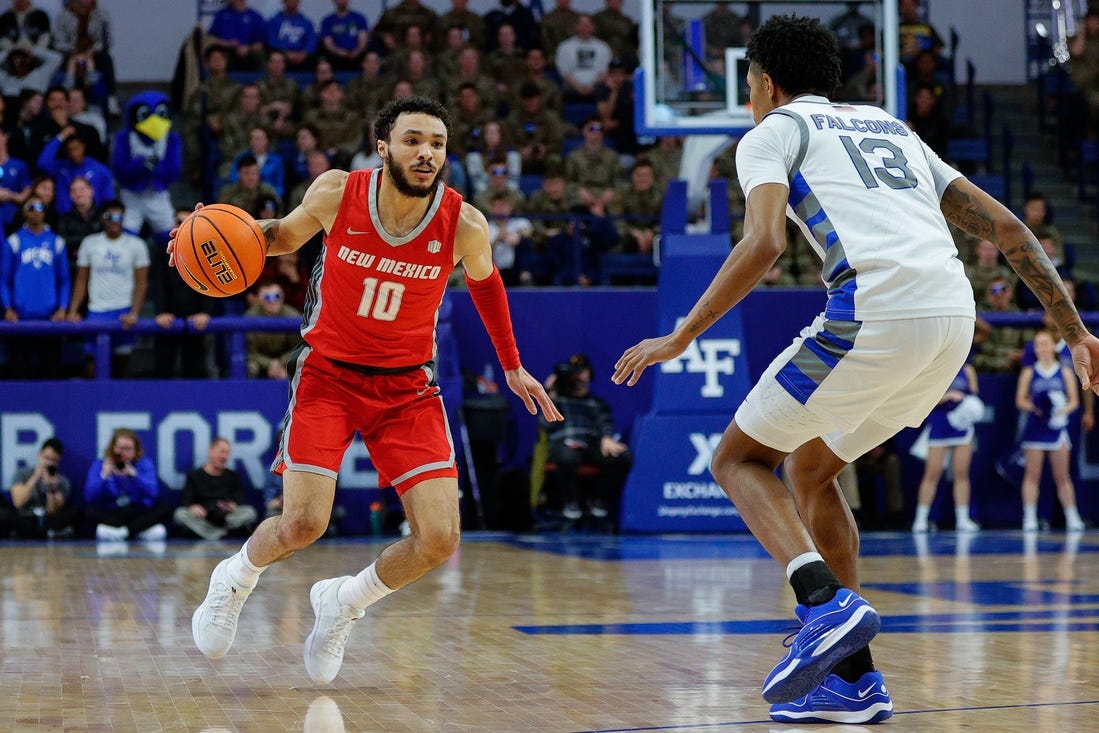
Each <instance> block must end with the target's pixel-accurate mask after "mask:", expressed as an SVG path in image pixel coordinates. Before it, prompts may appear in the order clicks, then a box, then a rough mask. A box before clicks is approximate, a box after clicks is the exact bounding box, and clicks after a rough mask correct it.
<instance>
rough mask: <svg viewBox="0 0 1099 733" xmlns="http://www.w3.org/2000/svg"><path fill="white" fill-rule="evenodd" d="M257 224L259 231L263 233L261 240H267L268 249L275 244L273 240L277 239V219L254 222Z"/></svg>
mask: <svg viewBox="0 0 1099 733" xmlns="http://www.w3.org/2000/svg"><path fill="white" fill-rule="evenodd" d="M256 223H257V224H259V228H260V230H261V231H262V232H263V238H264V239H265V240H267V246H268V247H270V246H271V245H272V244H274V243H275V239H276V238H277V237H278V223H279V220H278V219H260V220H259V221H257V222H256Z"/></svg>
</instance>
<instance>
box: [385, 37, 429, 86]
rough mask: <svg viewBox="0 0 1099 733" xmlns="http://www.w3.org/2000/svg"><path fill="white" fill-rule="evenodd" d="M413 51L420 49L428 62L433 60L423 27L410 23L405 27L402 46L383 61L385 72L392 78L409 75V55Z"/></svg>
mask: <svg viewBox="0 0 1099 733" xmlns="http://www.w3.org/2000/svg"><path fill="white" fill-rule="evenodd" d="M413 51H420V52H421V53H423V54H424V56H425V58H426V59H427V60H428V62H430V61H431V54H430V53H429V52H428V49H427V45H426V43H425V41H424V32H423V29H422V28H420V26H418V25H410V26H408V28H406V29H405V34H404V38H403V39H402V41H401V44H400V46H399V47H398V48H397V49H395V50H394V51H393V52H392V53H390V54H389V55H388V56H386V57H385V60H384V61H383V62H382V70H383V73H384V74H385V75H386V76H387V77H389V78H391V79H395V78H398V77H402V76H407V75H408V57H409V55H410V54H411V53H412V52H413Z"/></svg>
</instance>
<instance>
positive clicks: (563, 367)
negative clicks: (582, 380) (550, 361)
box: [553, 361, 581, 396]
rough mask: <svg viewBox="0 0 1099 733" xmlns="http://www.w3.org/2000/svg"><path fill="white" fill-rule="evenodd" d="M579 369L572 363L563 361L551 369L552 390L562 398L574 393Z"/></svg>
mask: <svg viewBox="0 0 1099 733" xmlns="http://www.w3.org/2000/svg"><path fill="white" fill-rule="evenodd" d="M580 371H581V367H579V366H577V365H576V364H573V363H572V362H568V361H563V362H561V363H560V364H558V365H556V366H555V367H554V368H553V390H554V391H555V392H556V393H557V394H559V395H562V396H567V395H571V394H573V393H574V392H575V391H576V378H577V376H578V375H579V374H580Z"/></svg>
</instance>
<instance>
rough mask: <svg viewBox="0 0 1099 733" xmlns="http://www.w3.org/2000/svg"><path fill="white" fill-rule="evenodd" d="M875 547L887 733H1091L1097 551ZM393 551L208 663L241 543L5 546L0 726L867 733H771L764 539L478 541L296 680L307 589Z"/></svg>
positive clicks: (326, 555) (316, 567)
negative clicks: (340, 652)
mask: <svg viewBox="0 0 1099 733" xmlns="http://www.w3.org/2000/svg"><path fill="white" fill-rule="evenodd" d="M920 539H921V540H923V541H922V542H921V543H919V544H918V543H917V542H916V539H915V538H913V537H912V536H910V535H901V534H895V535H872V536H868V537H866V538H864V543H863V550H864V552H863V555H864V560H863V566H862V568H863V577H864V582H865V584H866V585H865V594H866V595H867V596H868V597H869V599H870V600H871V601H872V602H873V603H874V605H875V606H876V607H877V609H878V610H879V612H881V614H882V616H883V617H884V632H883V634H882V635H881V636H879V637H878V639H877V640H875V642H874V645H873V648H874V653H875V656H876V659H877V661H878V664H879V666H880V668H881V669H882V670H883V671H884V673H885V675H886V681H887V683H888V684H889V687H890V689H891V691H892V694H893V697H894V702H895V704H896V707H897V714H896V715H895V716H894V717H893V718H892V719H891V720H890V721H888V722H887V723H886V724H885V725H884V726H882V727H881V728H880V729H882V730H893V731H921V732H922V731H962V730H964V731H1005V732H1010V731H1027V732H1028V733H1039V732H1045V731H1085V730H1096V729H1097V728H1099V724H1097V723H1096V721H1097V720H1099V571H1097V567H1096V562H1095V559H1096V553H1097V552H1099V534H1086V535H1084V536H1083V537H1076V538H1073V539H1068V540H1066V537H1065V536H1064V535H1058V534H1042V535H1039V536H1036V537H1030V538H1024V536H1023V535H1022V534H1020V533H1017V532H1015V533H1012V532H1008V533H994V532H983V533H981V534H979V535H977V536H975V537H968V538H965V537H956V536H954V535H952V534H949V533H943V534H938V535H932V536H931V537H929V538H926V537H925V538H920ZM380 548H381V545H380V544H376V543H369V542H354V541H338V542H337V541H327V542H323V543H322V544H319V545H317V546H314V547H312V548H310V549H308V550H306V551H304V552H301V553H299V554H298V555H296V556H295V557H293V558H291V559H289V560H287V561H285V562H283V563H280V564H278V565H276V566H275V567H273V568H271V569H270V570H268V571H267V572H266V573H265V574H264V576H263V578H262V579H261V582H260V586H259V588H258V589H257V591H256V592H255V593H254V594H253V595H252V597H251V598H250V599H249V601H248V603H247V605H246V606H245V608H244V612H243V614H242V617H241V626H240V629H239V632H238V634H237V639H236V644H235V646H234V648H233V650H232V651H231V652H230V654H229V656H227V657H226V658H225V659H223V660H220V661H217V662H212V661H210V660H207V659H206V658H205V657H203V656H202V655H201V654H200V653H199V652H198V651H197V650H195V648H194V646H193V644H192V641H191V628H190V618H191V613H192V611H193V610H194V608H195V606H196V604H197V603H198V602H199V601H200V600H201V598H202V597H203V596H204V594H205V592H206V586H207V582H208V578H209V573H210V570H211V569H212V568H213V566H214V565H215V564H216V562H217V561H218V560H219V559H220V558H221V557H223V556H225V555H226V554H228V553H229V552H231V551H233V550H235V549H236V545H233V544H227V543H221V544H219V543H178V542H170V543H168V544H167V546H164V545H160V546H144V545H141V544H137V543H135V544H132V545H130V546H125V545H120V546H118V547H116V548H114V549H116V550H124V552H123V553H122V554H109V553H103V552H102V551H101V549H100V548H97V547H96V545H94V544H90V543H56V544H52V545H46V544H41V545H34V544H30V545H27V544H22V545H21V544H7V545H2V546H0V561H2V562H3V566H4V573H3V581H2V582H3V595H2V600H0V635H2V637H0V638H2V643H3V666H2V672H0V731H16V732H17V733H24V732H30V731H43V732H44V731H139V732H141V733H145V732H147V731H187V732H189V733H198V732H199V731H205V732H207V733H209V732H212V731H249V732H253V731H254V732H255V733H279V732H282V731H303V730H305V731H312V732H313V733H317V732H318V731H325V732H328V733H332V732H336V731H385V732H387V733H388V732H390V731H392V732H397V731H417V732H419V731H455V732H457V731H473V732H481V731H490V732H498V731H499V732H505V731H506V732H511V731H515V732H520V731H546V732H558V731H560V732H564V731H592V730H594V731H672V732H675V733H685V732H687V731H691V732H695V733H701V732H703V731H726V730H728V731H734V730H735V731H797V730H801V731H805V730H819V731H849V732H850V731H870V730H873V728H870V727H859V726H811V725H802V726H785V725H779V724H775V723H771V722H769V721H768V718H767V707H766V705H765V703H764V702H763V700H762V698H761V697H760V695H759V686H760V682H761V680H762V678H763V676H764V675H765V674H766V673H767V671H768V670H769V669H770V668H771V666H772V665H773V664H774V663H775V662H776V661H778V659H779V658H780V657H781V656H782V653H783V649H782V645H781V641H782V639H783V637H784V636H785V634H786V633H787V630H788V629H790V628H792V627H793V624H792V623H791V622H792V618H793V617H792V606H793V599H792V594H791V592H790V591H789V589H788V587H787V586H786V583H785V582H784V578H783V575H782V573H781V571H780V569H779V568H778V567H777V565H775V564H774V563H773V562H772V561H771V560H770V559H768V558H767V557H765V556H764V554H763V552H762V550H760V548H759V546H758V545H757V544H756V543H755V541H754V540H752V539H751V538H750V537H745V536H704V537H702V536H668V537H625V538H618V537H603V536H581V537H575V538H562V537H559V536H522V537H516V538H511V537H503V536H481V537H477V536H470V537H467V539H466V541H465V542H464V543H463V545H462V548H461V550H460V551H459V554H458V555H457V556H455V557H454V558H452V560H451V561H450V562H448V563H447V564H446V565H445V566H443V567H442V568H439V569H438V570H436V571H435V572H434V573H432V574H431V575H429V576H428V577H427V578H425V579H423V580H421V581H420V582H419V583H416V584H414V585H412V586H410V587H408V588H406V589H404V590H402V591H401V592H399V593H398V594H396V595H394V596H391V597H390V598H388V599H386V600H385V601H383V602H382V603H380V604H378V605H377V606H375V607H373V608H372V609H371V610H370V611H368V614H367V617H366V619H365V620H364V621H363V622H361V623H360V624H359V625H358V627H357V628H356V629H355V631H354V633H353V634H352V636H351V640H350V642H349V644H348V652H347V658H346V660H345V663H344V667H343V670H342V672H341V674H340V676H339V677H338V678H337V679H336V681H335V682H334V683H333V684H331V685H315V684H313V683H312V682H310V681H309V679H308V678H307V677H306V675H305V670H304V666H303V663H302V659H301V650H302V642H303V641H304V639H305V636H306V635H307V634H308V632H309V629H310V628H311V625H312V619H313V616H312V610H311V609H310V606H309V600H308V593H309V588H310V585H311V584H312V583H313V582H314V581H315V580H316V579H318V578H321V577H328V576H332V575H338V574H343V573H348V572H355V571H357V570H358V569H359V568H361V567H362V566H364V565H365V564H366V563H368V562H369V560H371V559H372V558H373V557H374V556H375V555H376V553H377V552H378V550H379V549H380Z"/></svg>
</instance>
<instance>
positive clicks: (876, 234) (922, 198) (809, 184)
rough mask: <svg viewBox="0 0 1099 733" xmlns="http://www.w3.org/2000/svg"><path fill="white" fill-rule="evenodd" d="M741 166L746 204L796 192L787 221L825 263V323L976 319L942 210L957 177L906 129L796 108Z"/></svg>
mask: <svg viewBox="0 0 1099 733" xmlns="http://www.w3.org/2000/svg"><path fill="white" fill-rule="evenodd" d="M736 164H737V176H738V177H739V179H740V183H741V187H742V188H743V189H744V195H745V196H746V197H747V196H750V195H751V192H752V189H753V188H755V187H756V186H758V185H760V184H763V183H781V184H783V185H785V186H789V188H790V200H789V207H788V209H787V214H788V216H789V217H790V218H791V219H793V220H794V221H796V222H797V223H798V225H799V226H800V227H801V229H802V231H803V232H804V233H805V236H806V238H807V239H808V240H809V242H810V243H812V244H813V246H814V248H815V249H816V250H817V253H818V254H819V255H820V256H821V258H822V260H823V261H824V266H823V269H822V275H823V279H824V282H825V283H826V284H827V286H828V304H827V306H826V308H825V316H826V317H828V318H831V319H835V320H843V321H883V320H895V319H900V318H922V317H929V316H967V317H969V318H974V317H975V315H976V314H975V307H974V303H973V292H972V288H971V287H970V285H969V281H968V279H967V278H966V275H965V270H964V268H963V267H962V263H961V261H959V259H958V250H957V248H956V247H955V246H954V241H953V239H952V238H951V236H950V231H949V230H948V229H947V225H946V219H945V218H944V217H943V214H942V210H941V209H940V205H939V202H940V199H941V198H942V195H943V192H944V191H945V190H946V187H947V186H948V185H949V184H950V183H951V182H952V181H954V180H955V179H957V178H959V177H961V174H960V173H958V172H957V171H956V170H954V169H953V168H951V167H950V166H948V165H947V164H946V163H944V162H943V161H942V160H941V159H940V158H939V156H938V155H936V154H935V153H934V151H932V150H931V149H930V148H928V147H927V145H925V144H924V143H923V142H922V141H921V140H920V139H919V137H917V136H916V134H915V133H914V132H912V130H910V129H909V128H908V126H907V125H905V124H904V123H903V122H901V121H900V120H898V119H896V118H895V117H893V116H892V115H890V114H889V113H887V112H885V111H884V110H882V109H879V108H877V107H871V106H867V105H848V104H836V103H832V102H829V101H828V100H827V99H826V98H824V97H819V96H805V97H799V98H798V99H797V100H796V101H794V102H791V103H789V104H785V105H783V106H782V107H779V108H778V109H776V110H773V111H772V112H771V113H770V114H768V115H767V116H766V117H764V119H763V120H762V121H761V122H760V123H759V125H757V126H756V127H755V128H754V129H753V130H751V131H749V132H748V133H747V134H746V135H745V136H744V138H743V139H742V140H741V141H740V144H739V145H738V146H737V152H736Z"/></svg>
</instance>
